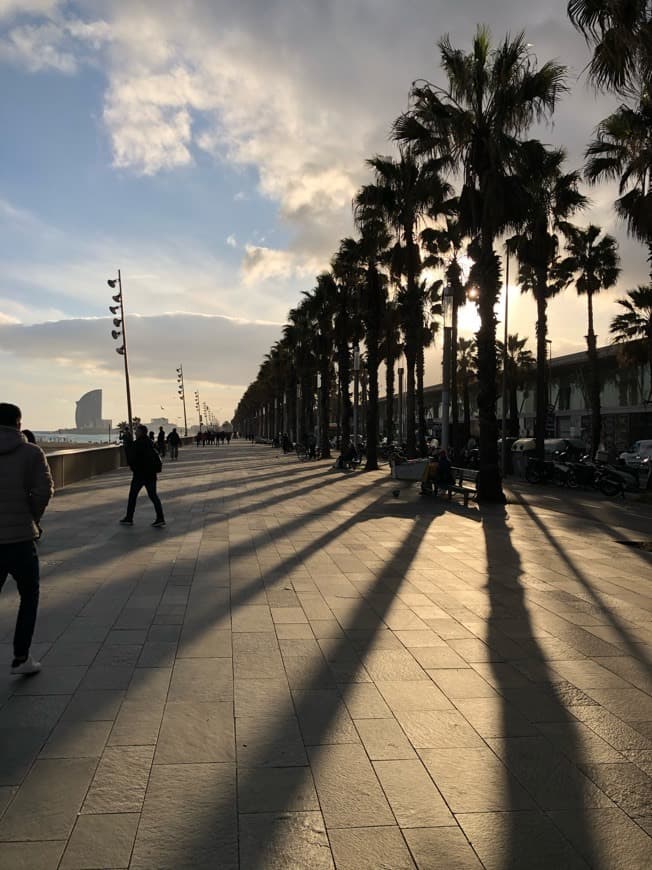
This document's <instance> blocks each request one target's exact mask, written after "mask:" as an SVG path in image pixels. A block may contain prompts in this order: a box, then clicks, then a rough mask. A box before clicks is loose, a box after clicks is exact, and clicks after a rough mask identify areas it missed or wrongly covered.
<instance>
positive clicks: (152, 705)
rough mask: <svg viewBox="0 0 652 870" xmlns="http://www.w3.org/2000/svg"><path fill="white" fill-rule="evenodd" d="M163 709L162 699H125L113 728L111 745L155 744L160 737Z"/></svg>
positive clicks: (109, 741)
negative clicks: (147, 700) (146, 700)
mask: <svg viewBox="0 0 652 870" xmlns="http://www.w3.org/2000/svg"><path fill="white" fill-rule="evenodd" d="M163 709H164V705H163V702H162V701H159V702H156V701H149V702H145V701H130V700H125V701H124V702H123V703H122V706H121V707H120V712H119V713H118V715H117V716H116V719H115V722H114V723H113V727H112V728H111V733H110V735H109V740H108V744H109V746H146V745H152V746H153V745H154V744H155V743H156V741H157V739H158V733H159V728H160V727H161V720H162V719H163Z"/></svg>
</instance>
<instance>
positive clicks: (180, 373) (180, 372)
mask: <svg viewBox="0 0 652 870" xmlns="http://www.w3.org/2000/svg"><path fill="white" fill-rule="evenodd" d="M177 388H178V393H179V398H180V399H181V401H182V402H183V431H184V435H186V436H187V435H188V416H187V414H186V388H185V386H184V383H183V365H182V363H179V368H178V369H177Z"/></svg>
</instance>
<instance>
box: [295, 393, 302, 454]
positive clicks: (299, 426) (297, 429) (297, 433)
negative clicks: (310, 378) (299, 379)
mask: <svg viewBox="0 0 652 870" xmlns="http://www.w3.org/2000/svg"><path fill="white" fill-rule="evenodd" d="M296 411H297V420H296V430H295V431H296V438H295V440H296V443H297V444H298V443H299V438H300V435H299V429H300V428H301V384H299V383H297V408H296Z"/></svg>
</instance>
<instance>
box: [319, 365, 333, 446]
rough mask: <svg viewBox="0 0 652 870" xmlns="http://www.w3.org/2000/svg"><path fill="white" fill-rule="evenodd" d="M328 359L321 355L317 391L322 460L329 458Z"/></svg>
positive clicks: (329, 386)
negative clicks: (319, 383)
mask: <svg viewBox="0 0 652 870" xmlns="http://www.w3.org/2000/svg"><path fill="white" fill-rule="evenodd" d="M330 374H331V365H330V358H329V356H328V355H327V354H323V355H322V357H321V359H320V375H321V388H320V390H319V412H318V413H319V440H320V442H321V443H320V444H319V449H320V452H321V458H322V459H330V458H331V450H330V440H329V437H328V424H329V423H330V420H329V416H330V414H329V409H330V392H331V389H330V388H331V384H330Z"/></svg>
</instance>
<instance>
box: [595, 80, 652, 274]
mask: <svg viewBox="0 0 652 870" xmlns="http://www.w3.org/2000/svg"><path fill="white" fill-rule="evenodd" d="M586 157H587V162H586V167H585V175H586V178H587V179H588V180H589V181H590V182H591V183H593V184H595V183H596V182H598V181H609V180H612V179H619V197H618V199H617V200H616V211H617V212H618V214H619V216H620V217H621V218H622V219H623V220H625V221H626V223H627V229H628V232H629V233H630V234H631V235H632V236H634V238H637V239H639V241H641V242H643V244H645V245H647V248H648V262H649V264H650V278H651V280H652V186H651V185H652V95H647V96H645V97H643V98H642V99H641V100H640V102H639V104H638V106H637V107H636V108H631V107H629V106H621V107H620V108H619V109H618V110H617V111H616V112H614V113H613V114H612V115H609V117H608V118H605V120H604V121H602V123H601V124H599V126H598V128H597V131H596V138H595V139H594V141H593V142H591V144H590V145H589V147H588V148H587V150H586Z"/></svg>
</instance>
